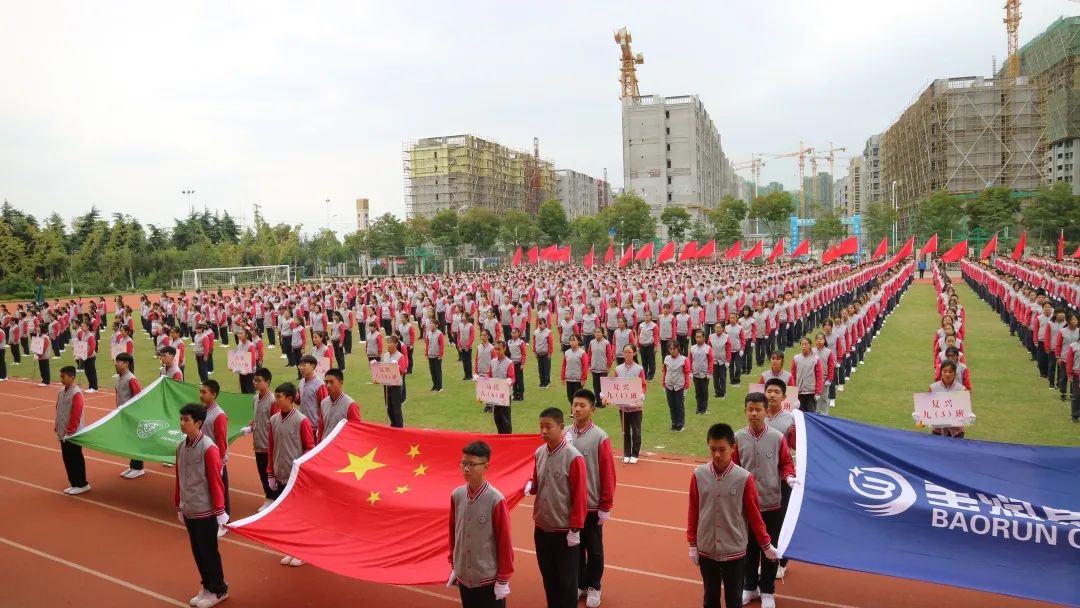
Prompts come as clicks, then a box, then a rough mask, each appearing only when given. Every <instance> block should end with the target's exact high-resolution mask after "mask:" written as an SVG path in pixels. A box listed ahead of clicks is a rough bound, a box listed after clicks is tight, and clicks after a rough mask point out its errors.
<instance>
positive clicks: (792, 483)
mask: <svg viewBox="0 0 1080 608" xmlns="http://www.w3.org/2000/svg"><path fill="white" fill-rule="evenodd" d="M785 481H787V485H788V486H790V487H792V488H794V487H795V486H797V485H799V484H800V483H802V482H801V481H799V478H798V477H795V476H794V475H792V476H791V477H788V478H787V479H786V480H785Z"/></svg>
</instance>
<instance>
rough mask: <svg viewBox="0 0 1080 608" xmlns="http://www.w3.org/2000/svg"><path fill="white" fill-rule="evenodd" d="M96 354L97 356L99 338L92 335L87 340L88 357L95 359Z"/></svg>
mask: <svg viewBox="0 0 1080 608" xmlns="http://www.w3.org/2000/svg"><path fill="white" fill-rule="evenodd" d="M95 354H97V338H95V337H94V336H93V335H91V336H89V337H88V338H87V339H86V356H87V357H93V356H94V355H95Z"/></svg>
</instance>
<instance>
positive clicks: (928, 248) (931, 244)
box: [919, 233, 937, 256]
mask: <svg viewBox="0 0 1080 608" xmlns="http://www.w3.org/2000/svg"><path fill="white" fill-rule="evenodd" d="M928 253H937V233H934V236H932V237H930V240H929V241H926V244H925V245H923V248H922V249H920V250H919V255H920V256H923V255H926V254H928Z"/></svg>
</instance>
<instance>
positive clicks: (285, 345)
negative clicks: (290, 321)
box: [281, 334, 292, 365]
mask: <svg viewBox="0 0 1080 608" xmlns="http://www.w3.org/2000/svg"><path fill="white" fill-rule="evenodd" d="M281 352H282V353H283V354H284V355H285V365H292V336H287V335H285V334H281Z"/></svg>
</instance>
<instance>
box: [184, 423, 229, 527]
mask: <svg viewBox="0 0 1080 608" xmlns="http://www.w3.org/2000/svg"><path fill="white" fill-rule="evenodd" d="M222 418H224V416H219V417H218V420H221V419H222ZM215 422H216V421H215ZM203 462H204V463H205V465H206V471H205V473H206V483H207V485H208V486H209V487H210V508H211V509H212V510H213V512H214V515H221V514H222V513H224V512H225V485H224V484H222V483H221V455H220V452H218V449H217V446H210V447H209V448H206V454H205V456H204V458H203ZM177 504H179V500H177Z"/></svg>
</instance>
